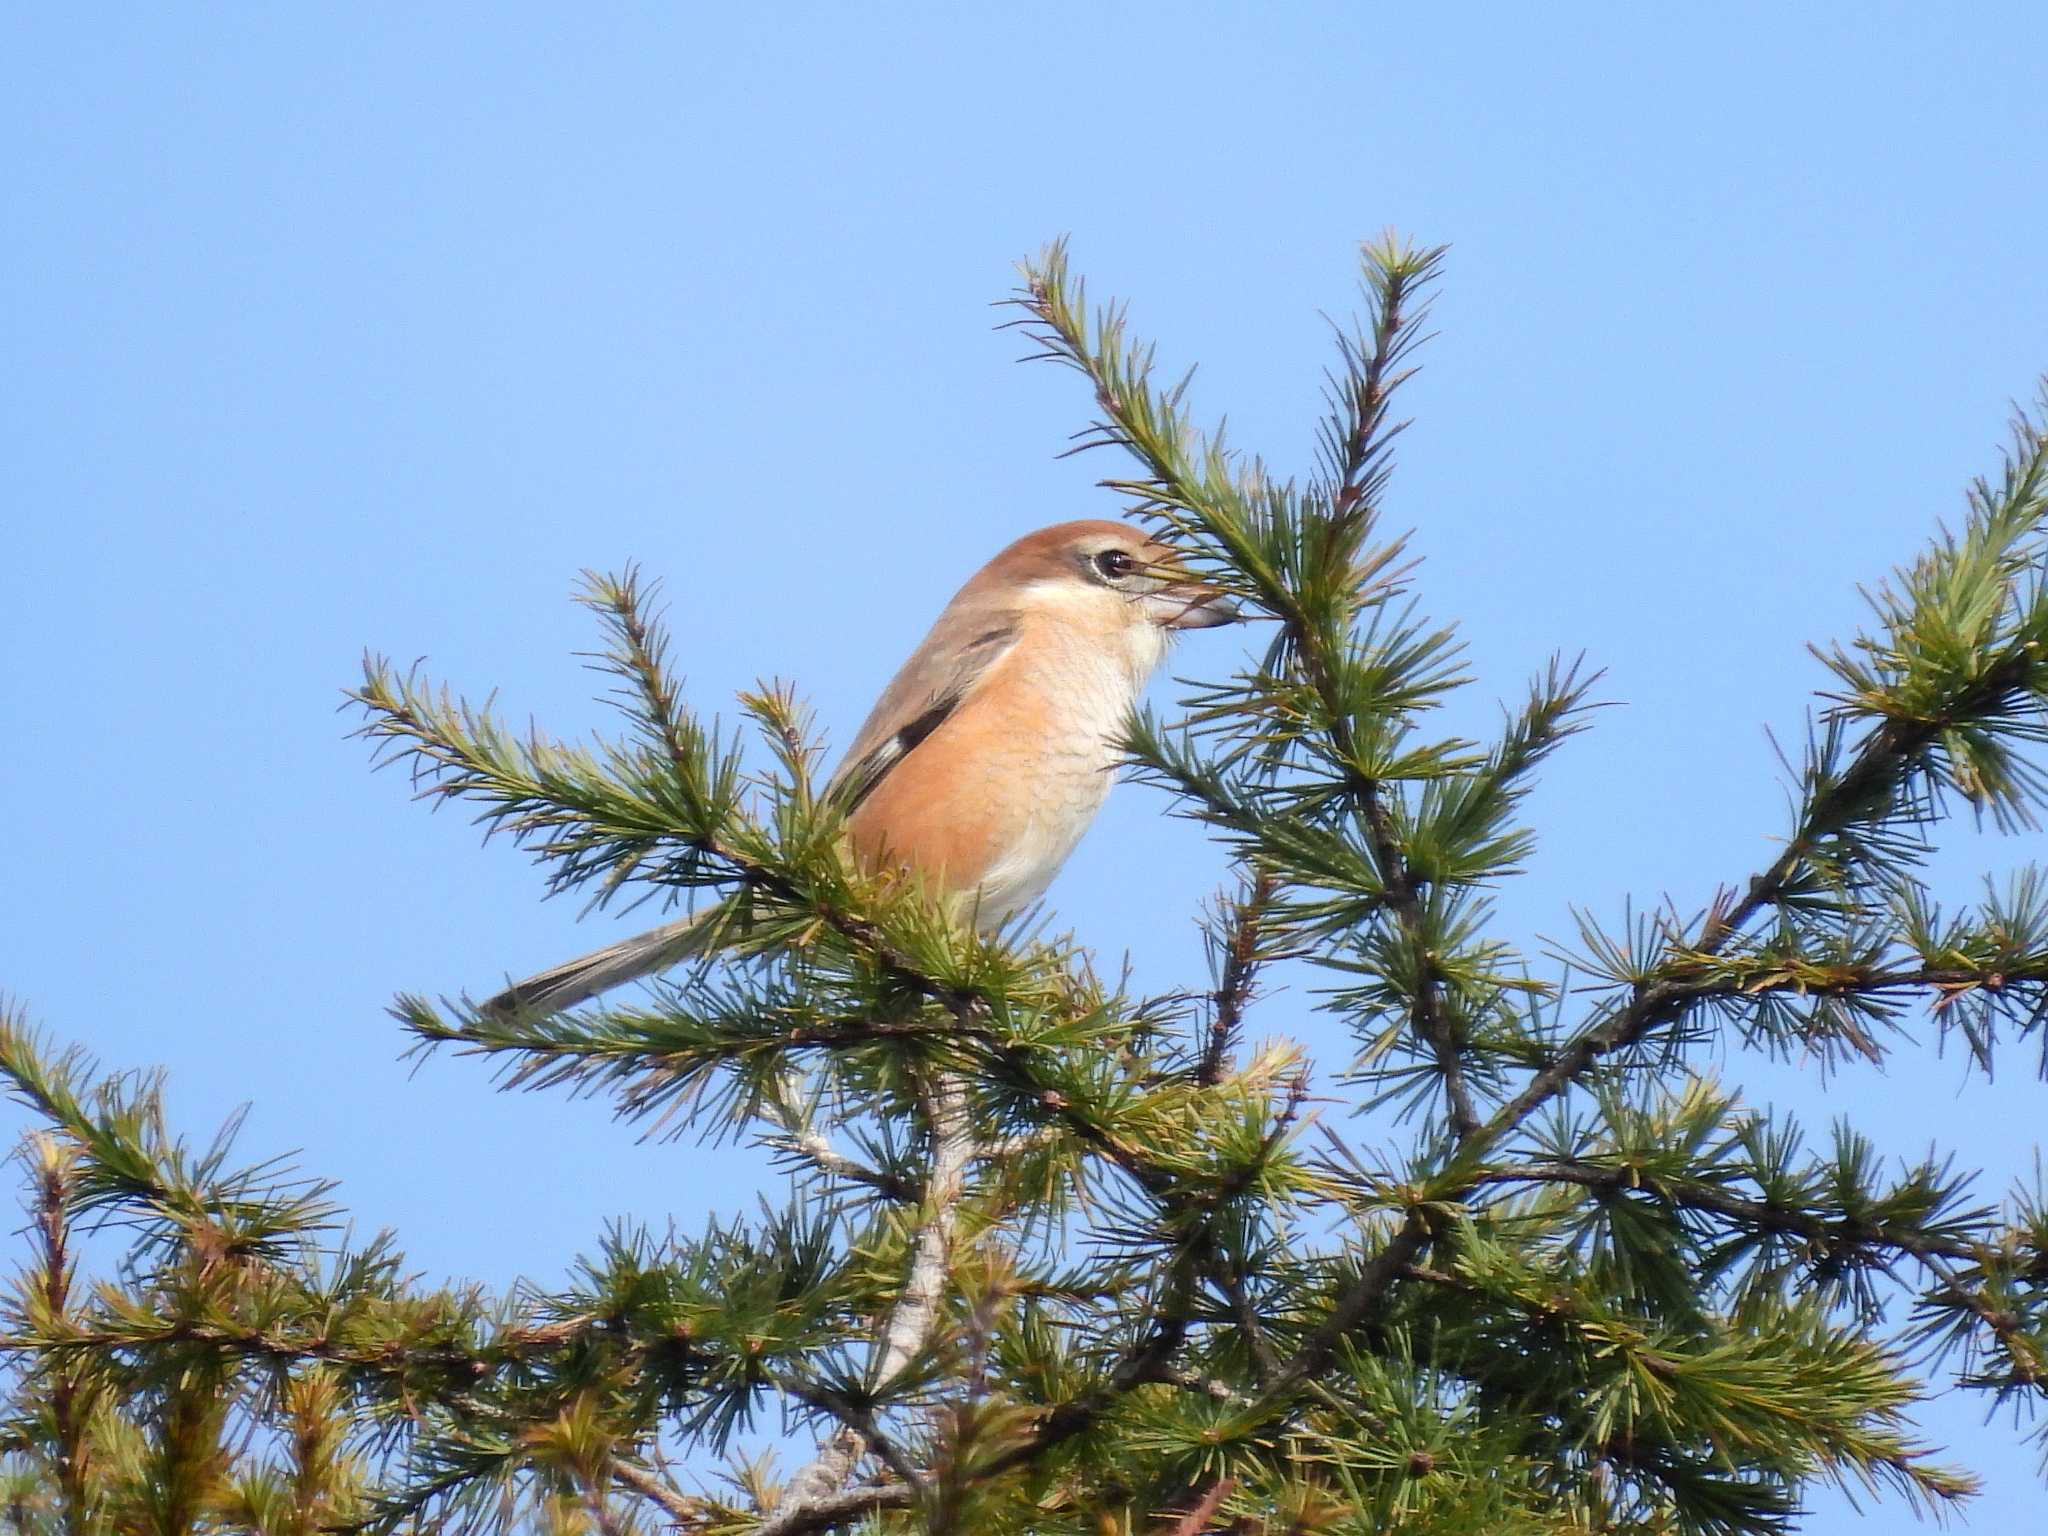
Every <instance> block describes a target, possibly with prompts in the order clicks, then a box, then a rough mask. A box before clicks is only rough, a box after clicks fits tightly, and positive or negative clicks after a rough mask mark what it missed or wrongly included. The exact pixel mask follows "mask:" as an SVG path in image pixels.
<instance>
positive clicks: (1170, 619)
mask: <svg viewBox="0 0 2048 1536" xmlns="http://www.w3.org/2000/svg"><path fill="white" fill-rule="evenodd" d="M984 583H986V593H985V595H986V596H988V597H990V598H995V599H997V600H999V601H1002V602H1005V603H1008V604H1011V605H1014V607H1015V609H1016V610H1017V611H1019V612H1020V613H1022V614H1024V615H1027V616H1031V617H1043V618H1046V619H1049V620H1052V621H1054V622H1058V623H1062V624H1065V625H1067V626H1069V627H1072V628H1076V629H1079V630H1082V631H1085V632H1088V633H1091V634H1095V635H1098V636H1100V637H1101V638H1102V639H1104V640H1109V639H1112V638H1115V637H1118V636H1124V637H1126V638H1127V639H1129V640H1131V641H1133V642H1136V643H1139V644H1143V643H1144V642H1145V640H1147V639H1149V640H1150V641H1151V642H1152V644H1154V645H1159V646H1160V647H1161V648H1162V649H1163V641H1164V640H1165V638H1166V636H1167V635H1168V634H1169V633H1171V632H1172V631H1176V630H1182V629H1208V628H1210V627H1211V626H1213V625H1217V624H1229V623H1232V622H1234V621H1235V620H1236V619H1237V618H1238V617H1239V615H1238V611H1237V608H1236V605H1235V604H1233V603H1232V602H1231V601H1230V600H1229V599H1228V598H1227V597H1225V596H1224V595H1223V594H1222V593H1221V592H1219V591H1218V590H1217V589H1216V588H1215V587H1213V586H1210V585H1209V584H1208V583H1207V582H1204V581H1201V580H1198V579H1197V578H1196V577H1194V576H1192V575H1190V574H1189V572H1188V570H1187V568H1186V566H1185V565H1184V564H1182V562H1181V557H1180V555H1179V553H1178V552H1177V551H1176V550H1174V549H1173V548H1172V547H1171V546H1169V545H1166V544H1162V543H1161V542H1160V541H1159V540H1157V539H1155V538H1153V537H1151V536H1150V535H1149V534H1147V533H1146V532H1145V531H1144V530H1143V529H1141V528H1134V527H1132V526H1131V525H1130V524H1128V523H1114V522H1107V521H1099V520H1089V521H1085V522H1074V523H1055V524H1053V526H1052V527H1050V528H1041V529H1039V530H1038V531H1037V532H1036V533H1028V534H1026V535H1025V536H1024V537H1023V538H1021V539H1019V540H1017V542H1016V543H1014V544H1012V545H1011V546H1010V547H1009V548H1008V549H1005V550H1004V551H1003V552H1002V553H1001V554H999V555H997V556H996V557H995V559H993V560H991V561H990V562H989V563H988V565H987V566H985V567H984V568H983V569H982V572H981V574H980V575H979V576H978V577H976V579H975V583H974V584H975V585H977V586H980V585H982V584H984Z"/></svg>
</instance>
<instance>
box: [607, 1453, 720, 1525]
mask: <svg viewBox="0 0 2048 1536" xmlns="http://www.w3.org/2000/svg"><path fill="white" fill-rule="evenodd" d="M612 1481H613V1482H615V1483H617V1484H618V1485H619V1486H620V1487H621V1488H624V1489H626V1490H627V1491H628V1492H630V1493H637V1494H639V1495H640V1497H641V1498H643V1499H646V1500H647V1501H648V1502H650V1503H653V1504H658V1505H660V1506H661V1509H662V1512H663V1513H664V1514H666V1515H668V1516H669V1517H670V1518H671V1519H672V1520H674V1521H675V1522H676V1524H677V1525H681V1526H688V1525H696V1524H701V1523H702V1522H703V1519H704V1516H705V1514H706V1509H705V1505H704V1502H703V1501H702V1500H701V1499H693V1498H691V1497H690V1496H689V1495H688V1494H686V1493H684V1492H682V1491H681V1490H680V1489H677V1488H673V1487H671V1486H670V1485H669V1484H668V1483H667V1482H665V1481H663V1480H662V1479H661V1478H660V1477H657V1476H656V1475H655V1474H654V1473H653V1472H652V1471H651V1470H649V1469H648V1468H646V1467H642V1466H637V1465H635V1464H634V1463H632V1462H630V1461H614V1462H613V1463H612Z"/></svg>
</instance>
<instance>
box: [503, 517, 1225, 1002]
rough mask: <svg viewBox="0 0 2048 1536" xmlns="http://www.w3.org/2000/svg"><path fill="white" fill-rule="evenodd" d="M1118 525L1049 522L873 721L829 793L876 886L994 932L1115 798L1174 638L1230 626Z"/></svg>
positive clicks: (980, 574) (548, 974) (561, 980)
mask: <svg viewBox="0 0 2048 1536" xmlns="http://www.w3.org/2000/svg"><path fill="white" fill-rule="evenodd" d="M1237 616H1238V614H1237V610H1236V609H1235V608H1234V607H1233V606H1232V605H1231V604H1230V603H1229V602H1228V601H1227V600H1226V599H1225V598H1224V597H1223V595H1222V594H1221V593H1219V592H1218V591H1217V590H1216V589H1215V588H1214V587H1211V586H1207V585H1205V584H1204V583H1202V582H1200V581H1197V580H1195V579H1193V578H1192V577H1190V576H1189V575H1188V573H1187V571H1186V569H1185V568H1184V567H1183V566H1182V565H1181V563H1180V558H1179V556H1178V555H1177V554H1176V552H1175V551H1174V550H1173V549H1171V548H1170V547H1168V546H1167V545H1165V544H1162V543H1160V542H1159V541H1158V540H1156V539H1153V538H1150V537H1148V536H1147V535H1146V534H1145V533H1144V532H1142V531H1141V530H1139V529H1136V528H1133V527H1131V526H1129V525H1128V524H1125V523H1113V522H1097V521H1089V522H1074V523H1055V524H1054V525H1053V526H1052V527H1050V528H1041V529H1039V530H1038V532H1036V533H1030V534H1026V535H1025V536H1024V537H1023V538H1021V539H1019V540H1017V542H1016V543H1014V544H1012V545H1010V547H1009V548H1007V549H1005V550H1004V551H1003V552H1002V553H1001V554H999V555H997V556H996V557H995V558H994V559H993V560H991V561H989V563H988V564H987V565H985V566H983V567H982V568H981V569H980V570H979V571H977V572H976V573H975V574H974V576H973V577H972V579H970V580H969V581H968V583H967V585H966V586H964V587H962V588H961V589H960V590H959V592H957V593H956V594H954V597H953V600H952V601H951V602H950V603H948V604H947V605H946V608H945V611H944V612H943V613H941V614H940V615H939V618H938V622H937V623H936V624H934V625H933V626H932V630H931V633H930V634H928V635H926V636H925V638H924V643H923V644H922V645H920V646H919V647H918V648H917V649H916V650H915V651H914V652H912V653H911V657H910V660H908V661H907V662H905V663H904V664H903V668H902V670H901V671H899V672H898V673H897V674H896V676H895V678H894V680H893V681H891V682H890V684H889V686H888V687H887V688H885V689H883V690H882V697H881V698H880V699H879V700H878V701H877V702H876V704H875V707H874V710H873V711H872V712H871V713H870V714H869V715H868V718H867V723H866V724H865V725H863V726H862V727H861V728H860V734H859V735H858V736H856V737H855V738H854V741H853V745H852V747H851V748H849V749H848V751H847V754H846V760H845V761H844V762H843V763H842V764H841V765H840V766H839V769H838V771H837V772H836V773H834V774H833V776H832V780H831V784H830V786H829V787H828V789H827V793H828V795H829V794H835V793H836V794H838V795H840V796H842V797H843V800H844V803H845V804H846V805H847V806H848V807H850V809H849V812H848V815H847V820H846V833H847V839H848V842H849V843H850V844H851V846H852V850H853V853H854V856H855V858H856V859H857V860H858V861H859V862H860V863H861V865H862V866H863V867H865V868H867V869H869V870H871V871H879V870H884V869H908V870H913V871H915V872H916V873H917V874H918V875H919V876H920V877H921V878H922V879H923V881H924V882H925V887H926V889H927V890H929V891H931V892H932V893H933V894H934V895H938V896H942V897H964V898H967V899H969V900H970V901H971V902H972V903H973V911H974V916H975V921H976V923H977V924H978V925H979V926H980V927H982V928H983V929H985V930H986V929H992V928H994V927H996V926H998V925H1000V924H1001V923H1002V922H1003V921H1004V920H1006V919H1007V918H1009V917H1011V916H1013V915H1015V914H1016V913H1018V912H1020V911H1022V910H1023V909H1025V908H1026V907H1028V906H1030V905H1031V904H1032V903H1033V902H1035V901H1036V900H1038V898H1039V897H1040V896H1041V895H1043V894H1044V892H1045V888H1046V887H1047V886H1048V885H1050V884H1051V883H1052V879H1053V876H1054V875H1056V874H1058V873H1059V869H1060V866H1061V865H1062V864H1064V863H1065V862H1066V860H1067V856H1068V855H1069V854H1071V853H1072V852H1073V851H1074V847H1075V845H1076V844H1077V843H1079V842H1080V840H1081V834H1082V833H1084V832H1085V831H1087V830H1088V824H1089V823H1090V822H1091V821H1093V820H1094V819H1095V813H1096V812H1097V811H1098V810H1100V809H1101V808H1102V802H1103V799H1104V797H1105V796H1107V795H1108V793H1109V786H1110V781H1111V779H1112V778H1113V777H1114V776H1115V769H1116V764H1117V746H1116V743H1117V739H1118V737H1119V735H1120V734H1121V732H1122V729H1123V724H1124V721H1125V719H1126V718H1127V717H1128V715H1129V714H1130V712H1131V710H1132V708H1133V707H1134V706H1135V705H1136V704H1137V702H1138V696H1139V694H1140V693H1142V692H1143V691H1144V687H1145V682H1146V680H1147V679H1148V678H1149V677H1150V676H1151V675H1152V672H1153V669H1154V668H1156V667H1157V666H1158V665H1159V662H1160V660H1161V659H1162V658H1163V657H1164V656H1165V654H1166V650H1167V646H1168V645H1169V644H1170V643H1171V640H1172V637H1173V634H1174V632H1175V631H1177V630H1183V629H1206V628H1208V627H1210V626H1211V625H1216V624H1227V623H1230V622H1231V621H1232V620H1234V619H1235V618H1237ZM702 917H703V914H701V913H700V914H697V915H695V916H691V917H685V918H682V919H680V920H678V921H676V922H673V923H668V924H664V925H663V926H662V927H660V928H656V929H654V930H652V931H651V932H648V933H643V934H639V935H636V936H635V937H633V938H630V939H626V940H624V941H623V942H621V943H618V944H613V945H611V946H609V947H608V948H605V949H601V950H598V951H597V952H595V953H594V954H589V955H585V956H583V957H581V958H580V959H576V960H571V961H569V962H568V963H567V964H565V965H558V966H556V967H555V968H554V969H552V970H548V971H543V972H541V973H540V974H539V975H538V976H534V977H530V978H529V979H528V980H526V981H523V982H521V983H519V985H517V986H515V987H511V988H508V989H507V990H505V991H504V992H501V993H499V994H498V995H497V996H496V997H494V998H492V999H491V1000H490V1001H489V1002H488V1003H486V1004H485V1005H484V1007H485V1009H486V1011H493V1012H505V1013H522V1014H524V1013H555V1012H559V1011H560V1010H562V1009H564V1008H573V1007H575V1006H576V1005H577V1004H578V1003H581V1002H584V1001H587V1000H588V999H590V998H592V997H595V996H597V994H599V993H600V992H605V991H609V990H610V989H611V988H613V987H617V986H622V985H624V984H625V983H626V982H629V981H637V980H639V979H640V978H641V977H643V976H648V975H651V974H653V973H654V972H656V971H660V970H663V969H666V968H667V967H668V966H670V965H673V964H675V963H676V962H677V961H678V960H680V959H682V958H683V957H684V956H686V955H688V954H690V953H691V952H692V950H693V944H692V932H693V930H694V929H695V928H697V927H698V925H699V924H700V923H701V921H702Z"/></svg>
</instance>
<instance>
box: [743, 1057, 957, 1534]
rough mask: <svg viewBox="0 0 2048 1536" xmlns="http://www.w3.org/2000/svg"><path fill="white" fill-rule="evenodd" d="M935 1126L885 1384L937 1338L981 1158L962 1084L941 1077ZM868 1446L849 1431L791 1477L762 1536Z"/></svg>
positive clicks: (797, 1524)
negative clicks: (963, 1200)
mask: <svg viewBox="0 0 2048 1536" xmlns="http://www.w3.org/2000/svg"><path fill="white" fill-rule="evenodd" d="M926 1111H927V1118H928V1119H929V1122H930V1125H931V1136H932V1171H931V1177H930V1179H929V1180H928V1181H927V1184H926V1189H925V1200H926V1207H927V1208H926V1210H925V1213H924V1217H923V1220H922V1222H921V1224H920V1225H919V1227H918V1232H917V1239H916V1242H915V1244H914V1246H913V1249H912V1257H911V1264H910V1274H909V1277H908V1278H907V1279H906V1280H905V1282H904V1286H903V1292H902V1294H901V1295H900V1296H898V1297H897V1300H896V1305H895V1306H894V1307H893V1308H892V1309H891V1310H890V1313H889V1316H888V1318H887V1320H886V1321H885V1323H884V1324H883V1327H882V1332H881V1336H880V1338H879V1339H878V1341H877V1344H876V1353H875V1364H874V1368H873V1372H872V1374H873V1379H874V1382H875V1384H876V1385H877V1386H878V1387H879V1386H882V1385H885V1384H886V1383H888V1382H889V1381H890V1380H892V1379H893V1378H894V1377H895V1376H896V1375H897V1374H898V1373H899V1372H901V1371H902V1370H903V1368H904V1367H905V1366H907V1365H908V1364H910V1362H911V1361H912V1360H914V1359H915V1358H916V1357H917V1356H918V1354H919V1353H920V1352H921V1351H922V1350H923V1349H924V1348H925V1346H926V1344H927V1343H928V1342H929V1341H930V1339H931V1336H932V1330H933V1328H934V1326H935V1325H936V1323H937V1321H938V1317H939V1312H940V1309H941V1306H942V1305H943V1302H944V1297H945V1285H946V1274H947V1269H948V1259H949V1256H950V1253H951V1249H952V1242H953V1233H954V1229H955V1227H956V1225H957V1222H958V1215H959V1199H960V1193H961V1189H962V1187H963V1185H964V1184H965V1181H966V1177H967V1169H968V1166H969V1164H970V1163H971V1162H972V1161H973V1159H974V1155H975V1142H974V1134H973V1127H972V1126H971V1124H970V1123H969V1118H968V1103H967V1092H966V1088H965V1086H964V1085H963V1084H962V1083H960V1082H959V1081H958V1080H957V1079H955V1078H952V1077H950V1076H947V1075H946V1074H943V1073H939V1074H935V1075H934V1077H933V1079H932V1081H931V1084H930V1087H929V1089H928V1091H927V1094H926ZM868 1449H869V1441H868V1437H867V1436H866V1435H864V1434H862V1433H861V1431H859V1430H858V1429H855V1428H853V1427H852V1426H850V1425H849V1426H846V1427H844V1428H842V1429H841V1430H840V1431H839V1432H838V1433H837V1434H835V1435H834V1436H833V1437H832V1438H831V1440H830V1441H829V1442H828V1443H827V1444H826V1446H825V1448H824V1449H823V1450H822V1451H820V1452H819V1454H818V1455H817V1456H816V1458H814V1459H813V1460H812V1461H811V1462H810V1464H809V1465H807V1466H805V1467H803V1468H802V1469H801V1470H800V1471H798V1472H797V1474H796V1475H795V1476H794V1477H792V1478H791V1479H790V1481H789V1483H788V1486H787V1487H786V1488H785V1489H784V1491H783V1495H782V1500H781V1502H780V1503H778V1504H777V1505H776V1507H775V1510H774V1512H773V1513H772V1514H771V1515H770V1516H769V1517H768V1518H767V1519H766V1520H764V1521H763V1522H762V1523H761V1525H760V1528H759V1531H758V1533H757V1536H793V1533H794V1532H797V1531H800V1530H802V1529H805V1527H804V1526H803V1524H802V1523H801V1522H802V1521H804V1520H805V1519H806V1518H808V1517H810V1516H813V1515H814V1514H815V1513H816V1512H817V1511H818V1510H819V1509H820V1508H821V1507H823V1506H824V1502H825V1500H826V1499H827V1498H828V1496H830V1495H832V1494H834V1493H836V1492H837V1491H838V1490H839V1489H840V1487H841V1485H842V1484H844V1483H845V1481H846V1478H847V1476H848V1474H849V1473H851V1472H852V1471H853V1469H854V1467H855V1465H856V1464H858V1462H859V1461H860V1459H861V1457H862V1456H863V1455H865V1454H866V1453H867V1451H868Z"/></svg>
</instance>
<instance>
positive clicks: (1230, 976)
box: [1194, 867, 1280, 1087]
mask: <svg viewBox="0 0 2048 1536" xmlns="http://www.w3.org/2000/svg"><path fill="white" fill-rule="evenodd" d="M1279 888H1280V882H1279V880H1278V879H1277V878H1276V877H1275V876H1274V875H1273V873H1272V872H1271V871H1270V870H1268V869H1265V868H1264V867H1259V868H1256V869H1254V870H1253V872H1252V879H1251V886H1250V888H1249V889H1248V890H1247V891H1246V893H1245V896H1244V899H1243V900H1241V901H1238V902H1236V903H1234V904H1233V906H1232V908H1231V913H1230V923H1229V926H1228V929H1227V930H1226V932H1225V935H1224V939H1223V965H1222V972H1221V974H1220V975H1219V976H1218V977H1217V978H1216V990H1215V991H1214V992H1212V993H1210V994H1209V999H1210V1003H1211V1004H1212V1011H1211V1013H1210V1016H1209V1039H1208V1043H1207V1044H1206V1045H1205V1046H1204V1048H1203V1051H1202V1059H1201V1061H1200V1062H1199V1063H1197V1064H1196V1067H1195V1074H1194V1076H1195V1081H1196V1082H1198V1083H1200V1084H1202V1085H1203V1086H1205V1087H1208V1086H1212V1085H1213V1084H1215V1083H1216V1082H1217V1081H1218V1080H1219V1079H1220V1078H1221V1077H1222V1075H1223V1062H1224V1059H1225V1057H1226V1056H1227V1055H1228V1054H1229V1052H1230V1048H1231V1046H1232V1045H1233V1044H1235V1043H1236V1040H1237V1032H1238V1029H1239V1028H1240V1026H1241V1025H1242V1024H1243V1021H1244V1010H1245V1005H1246V1004H1247V1003H1249V1002H1250V1001H1251V996H1252V987H1253V985H1254V983H1255V982H1256V981H1257V979H1258V971H1259V962H1260V959H1261V953H1260V940H1261V938H1262V937H1263V933H1262V925H1263V923H1264V921H1265V918H1266V915H1267V913H1268V911H1269V910H1270V909H1271V907H1272V904H1273V898H1274V896H1275V895H1276V894H1277V893H1278V891H1279Z"/></svg>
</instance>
